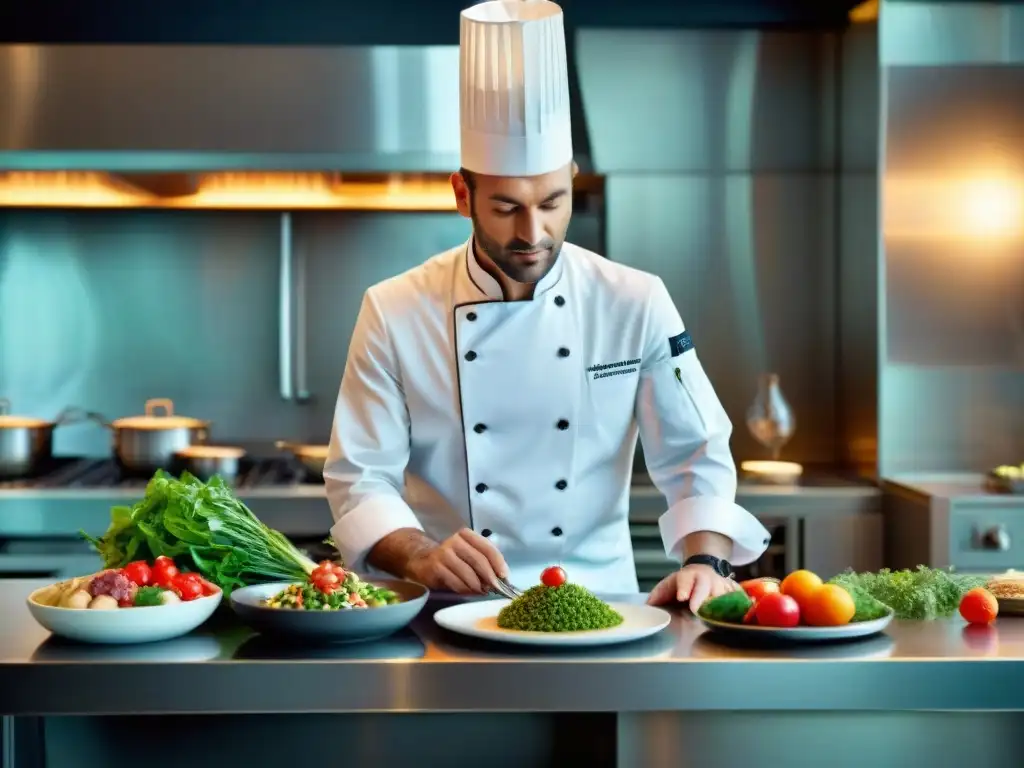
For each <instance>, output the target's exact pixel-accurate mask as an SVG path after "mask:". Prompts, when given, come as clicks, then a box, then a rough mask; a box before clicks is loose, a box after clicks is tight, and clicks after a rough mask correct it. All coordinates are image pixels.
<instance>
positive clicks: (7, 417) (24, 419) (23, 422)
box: [0, 397, 53, 429]
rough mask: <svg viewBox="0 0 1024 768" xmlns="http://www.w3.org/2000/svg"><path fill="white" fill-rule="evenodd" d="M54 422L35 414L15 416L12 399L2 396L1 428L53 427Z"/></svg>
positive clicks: (0, 410) (0, 398) (0, 403)
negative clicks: (12, 411) (12, 409)
mask: <svg viewBox="0 0 1024 768" xmlns="http://www.w3.org/2000/svg"><path fill="white" fill-rule="evenodd" d="M52 426H53V422H52V421H47V420H46V419H37V418H35V417H33V416H15V415H14V414H13V413H11V401H10V400H8V399H7V398H5V397H0V428H11V429H19V428H21V429H24V428H28V429H38V428H39V427H52Z"/></svg>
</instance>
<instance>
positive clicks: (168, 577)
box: [150, 555, 178, 589]
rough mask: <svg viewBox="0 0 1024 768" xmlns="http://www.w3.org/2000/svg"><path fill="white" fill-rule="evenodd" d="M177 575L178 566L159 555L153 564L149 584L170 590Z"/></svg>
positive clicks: (169, 559)
mask: <svg viewBox="0 0 1024 768" xmlns="http://www.w3.org/2000/svg"><path fill="white" fill-rule="evenodd" d="M177 575H178V566H176V565H175V564H174V561H173V560H171V558H169V557H166V556H164V555H161V556H160V557H158V558H157V559H156V562H154V563H153V568H152V577H151V580H150V583H151V584H156V585H157V586H160V587H164V588H166V589H170V588H172V587H173V586H174V585H173V581H174V577H175V576H177Z"/></svg>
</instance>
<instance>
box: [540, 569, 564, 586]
mask: <svg viewBox="0 0 1024 768" xmlns="http://www.w3.org/2000/svg"><path fill="white" fill-rule="evenodd" d="M565 580H566V575H565V570H563V569H562V568H560V567H559V566H557V565H553V566H551V567H550V568H545V569H544V572H543V573H542V574H541V575H540V581H541V583H542V584H543V585H544V586H545V587H560V586H562V585H563V584H565Z"/></svg>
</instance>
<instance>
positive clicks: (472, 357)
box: [466, 349, 476, 362]
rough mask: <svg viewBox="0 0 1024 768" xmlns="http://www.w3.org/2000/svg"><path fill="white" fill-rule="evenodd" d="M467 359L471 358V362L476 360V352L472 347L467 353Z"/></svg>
mask: <svg viewBox="0 0 1024 768" xmlns="http://www.w3.org/2000/svg"><path fill="white" fill-rule="evenodd" d="M466 359H467V360H469V362H473V361H474V360H476V352H474V351H473V350H472V349H471V350H469V352H467V353H466Z"/></svg>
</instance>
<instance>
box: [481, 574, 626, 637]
mask: <svg viewBox="0 0 1024 768" xmlns="http://www.w3.org/2000/svg"><path fill="white" fill-rule="evenodd" d="M621 623H622V615H621V614H619V613H618V612H617V611H615V610H614V609H612V607H611V606H610V605H608V603H606V602H604V601H602V600H599V599H598V598H597V597H595V596H594V595H593V594H592V593H591V592H588V591H587V590H586V589H584V588H583V587H581V586H579V585H578V584H563V585H562V586H560V587H545V586H544V585H538V586H536V587H533V588H532V589H528V590H527V591H526V592H524V593H523V595H522V596H521V597H518V598H516V599H515V600H513V601H512V602H511V603H509V604H508V605H506V606H505V607H504V608H502V609H501V611H500V612H499V613H498V626H499V627H501V628H502V629H514V630H519V631H521V632H583V631H586V630H592V629H610V628H611V627H617V626H618V625H619V624H621Z"/></svg>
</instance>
